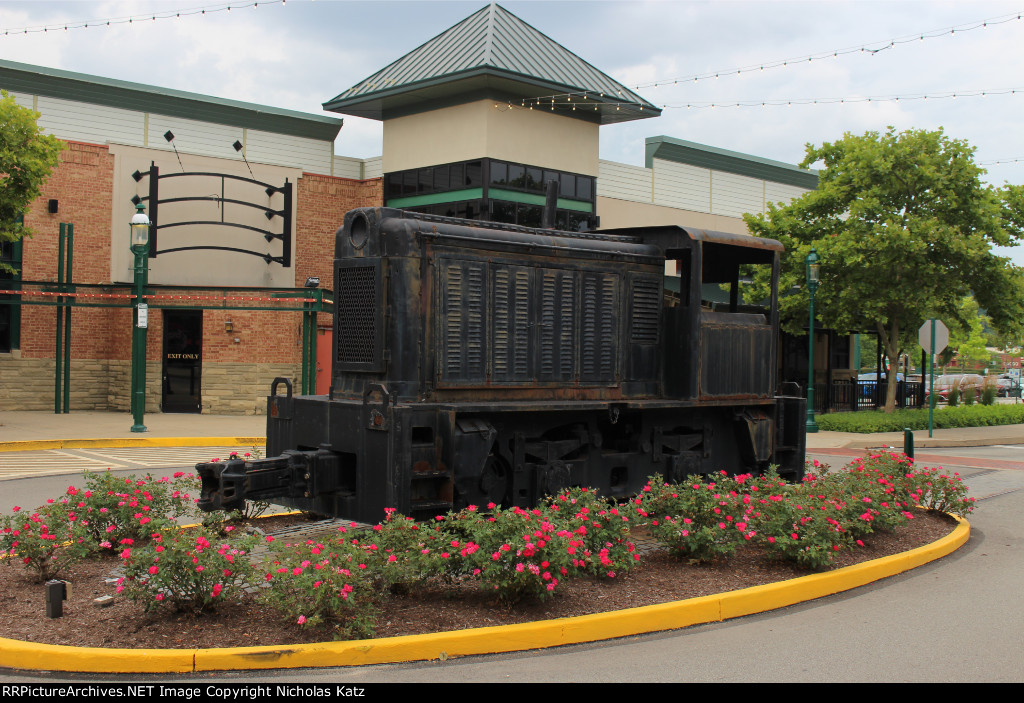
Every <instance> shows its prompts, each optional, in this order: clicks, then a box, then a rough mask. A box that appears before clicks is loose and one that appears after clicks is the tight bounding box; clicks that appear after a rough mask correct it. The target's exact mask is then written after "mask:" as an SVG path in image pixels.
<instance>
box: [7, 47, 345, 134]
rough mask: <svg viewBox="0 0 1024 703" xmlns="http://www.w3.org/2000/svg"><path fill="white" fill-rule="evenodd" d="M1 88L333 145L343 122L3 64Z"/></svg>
mask: <svg viewBox="0 0 1024 703" xmlns="http://www.w3.org/2000/svg"><path fill="white" fill-rule="evenodd" d="M0 88H3V89H4V90H8V91H10V92H13V93H27V94H29V95H45V96H47V97H52V98H61V99H63V100H74V101H77V102H84V103H92V104H95V105H106V106H107V107H116V108H121V109H122V110H135V111H138V112H149V113H154V114H158V115H168V116H170V117H184V118H187V119H190V120H199V121H201V122H213V123H215V124H225V125H232V126H237V127H246V128H248V129H259V130H263V131H266V132H273V133H275V134H288V135H291V136H294V137H306V138H309V139H319V140H323V141H330V142H333V141H334V139H335V137H337V136H338V132H339V131H340V130H341V125H342V123H343V122H344V120H342V119H340V118H337V117H328V116H326V115H309V114H306V113H303V112H296V111H293V110H283V109H281V108H277V107H268V106H266V105H255V104H252V103H245V102H240V101H237V100H225V99H223V98H214V97H210V96H208V95H199V94H198V93H188V92H185V91H183V90H172V89H171V88H159V87H156V86H152V85H143V84H141V83H130V82H128V81H120V80H115V79H113V78H102V77H100V76H90V75H87V74H85V73H73V72H71V71H62V70H60V69H56V68H46V67H43V66H31V65H29V64H24V63H15V62H14V61H4V60H0Z"/></svg>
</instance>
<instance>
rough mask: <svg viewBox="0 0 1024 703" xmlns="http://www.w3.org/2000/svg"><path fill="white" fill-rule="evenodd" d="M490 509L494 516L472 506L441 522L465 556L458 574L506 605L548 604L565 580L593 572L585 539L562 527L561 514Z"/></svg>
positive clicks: (461, 557) (457, 566)
mask: <svg viewBox="0 0 1024 703" xmlns="http://www.w3.org/2000/svg"><path fill="white" fill-rule="evenodd" d="M487 507H488V510H490V512H489V513H482V512H480V511H479V510H477V508H476V506H469V507H468V508H466V509H465V510H461V511H459V512H457V513H449V514H448V515H447V516H439V518H440V520H439V522H444V523H445V524H444V530H445V531H446V532H447V533H448V534H449V535H451V536H453V539H452V540H451V543H450V544H451V548H452V550H456V549H457V550H459V551H458V552H457V554H458V555H459V559H458V561H457V562H456V563H455V565H454V568H455V569H457V570H458V571H459V572H461V573H463V574H466V575H469V576H471V577H474V578H478V579H480V583H481V585H482V587H484V588H486V589H488V590H493V591H494V593H495V595H497V596H498V598H500V599H501V600H502V601H504V602H506V603H515V602H518V601H520V600H522V599H524V598H536V599H538V600H543V599H545V598H547V597H549V596H551V595H552V594H553V592H554V591H555V589H556V588H557V586H558V584H559V582H560V581H561V579H563V578H565V577H567V576H569V575H570V574H571V573H572V572H582V571H585V570H587V567H588V564H589V563H590V558H591V557H592V553H591V552H590V550H589V549H588V548H587V545H586V541H585V540H584V539H583V537H584V534H583V533H581V532H573V531H571V530H569V529H567V526H566V525H564V524H561V523H560V522H559V523H558V524H556V522H554V521H553V519H554V520H557V517H556V516H557V512H556V511H552V510H550V509H548V508H546V507H543V506H542V507H537V508H533V509H532V510H524V509H523V508H520V507H513V508H510V509H505V508H502V507H501V506H497V505H494V504H493V503H492V504H490V505H488V506H487ZM584 530H585V528H584ZM460 537H461V538H460ZM443 556H444V555H442V557H443ZM448 558H450V556H449V557H448ZM450 568H451V567H450Z"/></svg>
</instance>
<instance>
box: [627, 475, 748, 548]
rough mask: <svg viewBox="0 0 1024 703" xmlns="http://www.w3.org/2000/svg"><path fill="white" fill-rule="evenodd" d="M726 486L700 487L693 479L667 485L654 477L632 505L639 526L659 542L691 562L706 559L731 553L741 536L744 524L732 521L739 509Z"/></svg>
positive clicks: (700, 481) (739, 521)
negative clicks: (636, 514)
mask: <svg viewBox="0 0 1024 703" xmlns="http://www.w3.org/2000/svg"><path fill="white" fill-rule="evenodd" d="M723 473H724V472H723ZM719 478H721V479H722V480H723V481H725V482H728V481H729V479H727V478H726V477H725V476H724V475H721V476H715V479H716V480H718V479H719ZM729 488H730V486H728V485H723V486H719V485H718V484H717V483H716V482H715V481H708V482H707V483H704V482H703V480H702V479H701V478H700V477H699V476H689V477H687V478H686V479H685V480H684V481H683V482H682V483H680V484H668V483H665V482H664V480H663V479H662V477H661V476H658V475H655V476H652V477H651V478H650V480H649V482H648V484H647V485H646V486H644V488H643V491H642V492H641V493H640V495H639V496H638V497H637V498H636V499H635V500H634V505H635V509H636V511H637V513H638V514H639V516H640V520H641V524H642V525H644V526H645V527H647V529H648V530H649V531H650V533H651V535H652V536H654V538H655V539H657V540H658V542H659V543H660V544H662V545H664V546H665V547H666V548H668V549H669V550H670V551H672V552H674V553H675V554H676V555H678V556H680V557H685V558H687V559H690V560H692V561H695V562H702V561H712V560H714V559H718V558H722V557H728V556H730V555H732V554H733V552H735V551H736V548H737V547H739V545H740V544H742V543H743V541H744V537H745V534H744V532H745V528H746V524H745V523H744V522H743V520H739V519H737V515H738V514H739V513H741V512H742V510H741V509H740V508H739V503H738V502H737V500H736V496H735V495H734V493H731V492H730V490H729Z"/></svg>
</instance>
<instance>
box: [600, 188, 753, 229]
mask: <svg viewBox="0 0 1024 703" xmlns="http://www.w3.org/2000/svg"><path fill="white" fill-rule="evenodd" d="M597 214H598V215H600V216H601V229H611V228H615V227H650V226H656V225H680V226H682V227H697V228H699V229H712V230H716V231H719V232H731V233H733V234H750V232H748V231H747V225H746V223H745V222H743V220H742V219H740V218H738V217H727V216H725V215H712V214H709V213H706V212H694V211H692V210H680V209H678V208H673V207H665V206H664V205H654V204H653V203H637V202H633V201H629V200H618V199H616V198H608V197H601V196H598V197H597Z"/></svg>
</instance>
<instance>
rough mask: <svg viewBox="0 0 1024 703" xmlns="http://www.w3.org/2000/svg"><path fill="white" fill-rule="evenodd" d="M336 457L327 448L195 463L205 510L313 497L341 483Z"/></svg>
mask: <svg viewBox="0 0 1024 703" xmlns="http://www.w3.org/2000/svg"><path fill="white" fill-rule="evenodd" d="M340 468H341V467H340V462H339V457H338V455H337V454H336V453H335V452H332V451H330V450H328V449H324V448H321V449H316V450H303V451H299V450H291V449H290V450H287V451H285V452H284V453H283V454H282V455H280V456H275V457H268V458H265V459H253V460H251V461H245V460H242V459H230V460H228V461H210V462H203V463H200V464H196V473H198V474H199V480H200V482H201V484H202V489H201V492H200V495H199V502H198V503H197V505H198V506H199V509H200V510H203V511H204V512H211V511H214V510H241V509H242V508H244V507H245V501H246V500H272V499H274V498H312V497H316V496H319V495H324V494H328V493H334V492H336V491H337V490H338V489H339V488H340V487H341V486H340V483H341V476H340Z"/></svg>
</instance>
